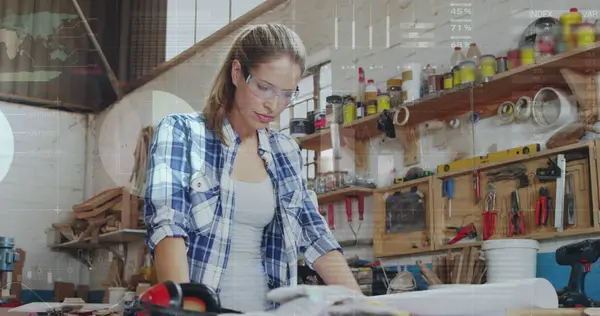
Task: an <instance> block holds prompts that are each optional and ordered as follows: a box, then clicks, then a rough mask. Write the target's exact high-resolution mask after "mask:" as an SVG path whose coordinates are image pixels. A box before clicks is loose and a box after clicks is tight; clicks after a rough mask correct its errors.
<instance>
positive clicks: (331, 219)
mask: <svg viewBox="0 0 600 316" xmlns="http://www.w3.org/2000/svg"><path fill="white" fill-rule="evenodd" d="M333 214H334V207H333V204H329V205H328V206H327V222H328V223H329V229H331V230H335V219H334V217H333V216H334V215H333Z"/></svg>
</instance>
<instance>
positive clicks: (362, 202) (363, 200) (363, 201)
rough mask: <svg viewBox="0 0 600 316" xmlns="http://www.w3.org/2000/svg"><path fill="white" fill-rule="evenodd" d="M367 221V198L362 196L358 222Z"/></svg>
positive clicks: (359, 202) (359, 197)
mask: <svg viewBox="0 0 600 316" xmlns="http://www.w3.org/2000/svg"><path fill="white" fill-rule="evenodd" d="M364 219H365V197H364V196H362V195H359V196H358V220H359V221H362V220H364Z"/></svg>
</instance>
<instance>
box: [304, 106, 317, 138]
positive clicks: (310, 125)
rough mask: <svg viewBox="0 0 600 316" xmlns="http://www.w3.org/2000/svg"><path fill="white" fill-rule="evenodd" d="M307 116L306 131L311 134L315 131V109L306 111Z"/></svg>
mask: <svg viewBox="0 0 600 316" xmlns="http://www.w3.org/2000/svg"><path fill="white" fill-rule="evenodd" d="M306 118H307V119H308V122H307V126H306V132H307V133H308V134H309V135H310V134H312V133H314V132H315V111H308V112H306Z"/></svg>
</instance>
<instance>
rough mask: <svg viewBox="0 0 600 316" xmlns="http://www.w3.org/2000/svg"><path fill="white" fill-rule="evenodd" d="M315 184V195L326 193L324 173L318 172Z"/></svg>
mask: <svg viewBox="0 0 600 316" xmlns="http://www.w3.org/2000/svg"><path fill="white" fill-rule="evenodd" d="M316 184H317V185H316V186H315V192H316V193H317V194H323V193H325V192H327V179H326V178H325V174H324V173H322V172H319V174H317V178H316Z"/></svg>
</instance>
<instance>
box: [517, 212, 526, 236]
mask: <svg viewBox="0 0 600 316" xmlns="http://www.w3.org/2000/svg"><path fill="white" fill-rule="evenodd" d="M518 216H519V232H520V234H521V235H526V234H527V233H526V232H525V216H523V211H519V215H518Z"/></svg>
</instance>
